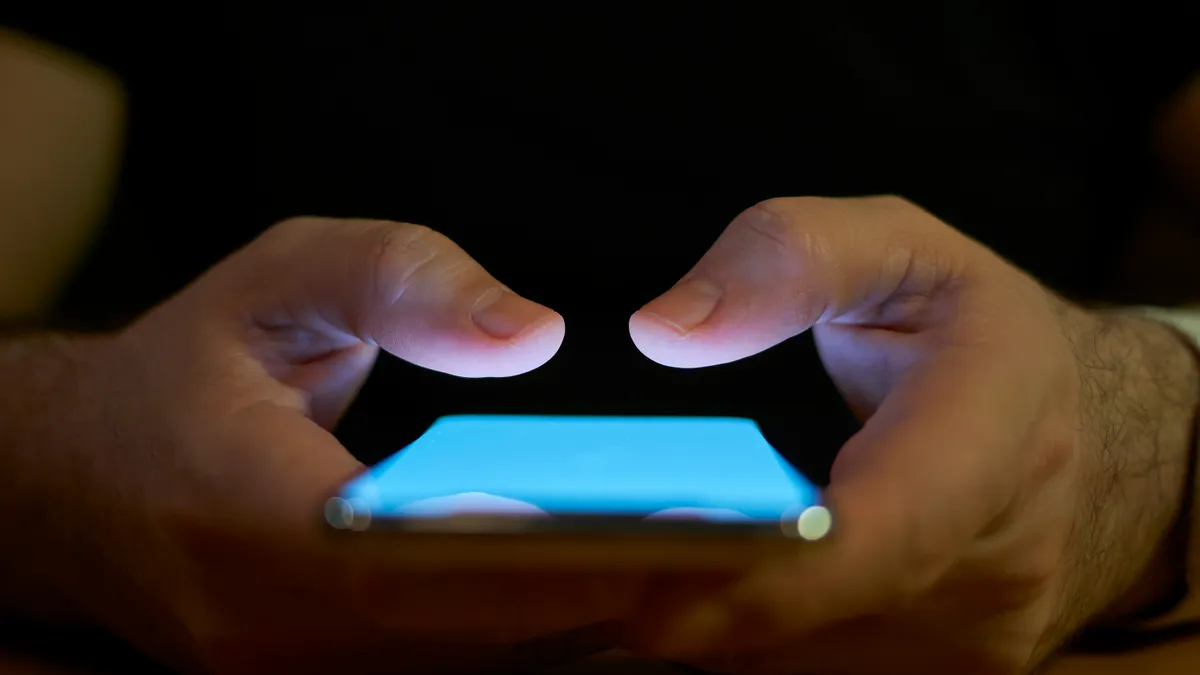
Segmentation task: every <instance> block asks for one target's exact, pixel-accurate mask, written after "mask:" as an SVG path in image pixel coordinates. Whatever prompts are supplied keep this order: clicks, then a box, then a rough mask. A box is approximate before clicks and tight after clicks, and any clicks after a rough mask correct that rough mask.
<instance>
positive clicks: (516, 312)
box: [471, 288, 553, 340]
mask: <svg viewBox="0 0 1200 675" xmlns="http://www.w3.org/2000/svg"><path fill="white" fill-rule="evenodd" d="M552 314H553V312H551V311H550V310H549V309H546V308H545V307H543V306H541V305H539V304H537V303H536V302H533V301H531V300H526V299H525V298H522V297H521V296H519V295H517V294H516V293H513V292H512V291H509V290H506V289H503V288H493V289H492V290H490V291H487V292H486V293H484V294H483V295H482V296H480V298H479V300H478V301H476V302H475V307H474V308H472V309H471V320H472V321H474V322H475V325H476V326H477V327H478V328H479V330H481V331H483V332H485V333H487V334H488V335H490V336H492V337H494V338H496V339H497V340H509V339H512V338H513V337H514V336H516V335H518V334H520V333H521V332H522V331H524V330H526V329H528V328H530V327H532V326H534V325H537V324H539V323H541V322H543V321H545V320H546V319H548V318H549V317H550V316H551V315H552Z"/></svg>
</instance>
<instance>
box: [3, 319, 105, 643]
mask: <svg viewBox="0 0 1200 675" xmlns="http://www.w3.org/2000/svg"><path fill="white" fill-rule="evenodd" d="M106 340H107V338H101V337H71V336H66V335H61V334H33V335H25V336H21V337H16V338H10V339H8V340H2V341H0V381H4V382H7V383H11V384H9V385H8V386H6V387H5V388H4V389H3V390H0V411H3V412H2V414H3V419H0V446H2V447H3V448H4V453H3V455H0V471H2V472H3V473H4V474H5V475H8V476H12V477H14V478H15V479H14V480H10V481H8V482H7V484H6V485H5V489H4V490H3V491H0V541H3V542H4V546H5V549H6V551H5V555H4V556H3V562H0V611H3V612H4V613H5V614H8V615H11V616H12V618H15V619H25V620H33V621H48V622H55V623H82V622H91V621H92V620H93V616H92V611H91V605H92V603H91V601H90V598H89V597H88V595H89V594H90V592H91V591H90V590H89V587H90V586H91V585H92V584H93V583H94V582H95V577H94V576H93V572H94V571H95V570H94V569H91V568H90V566H92V565H93V563H95V562H96V559H97V557H98V555H99V551H101V550H102V549H101V548H100V547H101V545H102V543H101V541H100V540H99V539H98V536H97V535H98V532H97V531H96V528H94V527H93V526H92V525H93V523H92V520H93V519H94V517H95V516H96V513H95V512H94V510H93V509H91V508H90V507H89V506H90V505H89V502H90V501H91V500H90V499H89V494H88V493H89V491H90V489H91V486H90V484H89V482H88V479H89V478H91V476H92V475H94V474H95V468H96V467H95V460H96V459H97V458H96V457H94V456H92V457H89V456H88V454H87V453H88V452H89V451H90V450H91V448H89V447H88V446H94V445H99V444H100V443H99V441H100V439H102V438H104V437H105V436H106V435H107V434H106V433H105V432H104V429H103V428H102V427H98V426H97V425H96V423H95V422H96V420H97V417H98V415H99V414H100V413H99V410H98V409H97V408H98V401H100V400H101V397H99V396H97V395H96V394H95V393H89V390H90V389H92V388H93V386H92V383H93V382H95V381H96V378H95V376H94V374H95V371H96V360H97V359H98V358H99V354H100V353H101V352H102V351H103V348H102V344H103V343H104V342H105V341H106ZM101 536H102V535H101Z"/></svg>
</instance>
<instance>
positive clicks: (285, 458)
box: [62, 218, 632, 673]
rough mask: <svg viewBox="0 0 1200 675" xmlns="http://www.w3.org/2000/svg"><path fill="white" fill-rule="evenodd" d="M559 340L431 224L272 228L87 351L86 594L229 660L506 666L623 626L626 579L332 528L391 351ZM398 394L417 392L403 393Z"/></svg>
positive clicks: (227, 668) (169, 651) (143, 627)
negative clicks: (422, 558) (397, 548)
mask: <svg viewBox="0 0 1200 675" xmlns="http://www.w3.org/2000/svg"><path fill="white" fill-rule="evenodd" d="M563 334H564V324H563V319H562V317H560V316H559V315H558V314H556V313H555V312H553V311H551V310H549V309H547V308H545V307H543V306H541V305H538V304H536V303H533V302H531V301H529V300H526V299H524V298H522V297H520V296H518V295H516V294H514V293H513V292H511V291H509V290H508V289H507V288H505V287H504V286H502V285H501V284H500V283H499V282H497V281H496V280H495V279H494V278H492V277H491V276H489V275H488V274H487V273H486V272H485V271H484V270H483V269H481V268H480V267H479V266H478V265H477V264H476V263H475V262H474V261H473V260H471V258H470V257H468V256H467V254H466V253H464V252H463V251H462V250H461V249H459V248H458V247H457V246H455V245H454V244H453V243H451V242H450V241H449V240H447V239H446V238H444V237H442V236H441V235H439V234H437V233H434V232H432V231H430V230H428V229H426V228H422V227H417V226H412V225H401V224H394V223H383V222H366V221H334V220H325V219H314V218H306V219H298V220H294V221H289V222H286V223H284V224H281V225H279V226H276V227H275V228H273V229H272V230H271V231H269V232H268V233H267V234H266V235H264V236H263V237H261V238H260V239H259V240H257V241H255V242H254V243H252V244H251V245H250V246H248V247H247V248H245V249H244V250H242V251H240V252H238V253H237V254H235V255H233V256H232V257H231V258H229V259H227V260H226V261H224V262H223V263H221V264H220V265H218V266H217V267H216V268H214V269H213V270H212V271H211V272H210V273H208V274H207V275H205V276H204V277H202V278H201V279H200V280H199V281H198V282H197V283H195V284H193V285H192V286H191V287H189V288H187V289H186V290H184V291H183V292H182V293H181V294H180V295H178V296H177V297H175V298H174V299H172V300H170V301H169V302H167V303H166V304H164V305H163V306H161V307H159V308H158V309H156V310H155V311H153V312H152V313H150V314H149V315H148V316H146V317H145V318H143V319H142V320H140V321H139V322H137V323H136V324H135V325H133V326H132V327H130V328H129V329H128V330H126V331H125V332H123V333H122V334H120V335H119V336H117V337H116V338H113V339H111V340H102V341H100V342H99V343H98V344H94V345H92V350H93V351H92V353H91V356H92V357H93V358H92V359H91V360H90V363H91V364H93V365H91V366H90V371H89V373H88V375H87V377H86V378H85V385H84V386H86V387H90V389H89V390H88V396H86V397H85V400H87V401H88V402H89V405H91V406H99V407H100V409H99V410H97V411H96V412H95V414H94V415H93V416H92V417H93V418H94V419H97V420H102V421H103V426H102V428H101V433H97V434H94V435H92V436H91V437H90V438H86V439H82V440H84V441H85V442H86V447H81V448H78V449H77V451H76V454H75V455H74V457H75V461H74V469H73V471H72V473H73V474H75V475H77V476H81V477H82V478H80V479H77V480H78V483H73V484H72V485H82V486H83V487H84V488H85V489H84V494H83V495H82V496H77V495H75V494H74V493H72V492H70V491H69V488H70V486H68V487H67V488H64V490H63V491H62V496H63V498H64V501H71V503H74V504H75V505H76V509H75V510H76V511H78V513H79V517H80V518H82V519H84V522H85V523H86V524H87V525H88V527H84V528H82V531H81V532H80V533H79V535H80V537H82V538H84V539H85V541H86V542H87V543H88V545H87V546H86V547H85V550H88V551H91V552H92V553H93V555H92V557H94V558H96V559H97V562H96V565H95V567H94V569H93V571H92V574H91V578H90V579H89V580H88V583H87V588H89V589H92V590H91V591H90V592H91V593H93V594H95V595H94V597H90V598H89V603H88V604H89V605H91V606H93V607H94V608H95V613H96V614H97V616H98V618H99V619H100V620H101V621H102V622H104V623H105V624H106V625H108V626H109V627H111V628H113V629H114V630H116V631H118V632H119V633H121V634H123V635H124V636H125V637H128V638H130V639H131V640H133V641H135V642H136V643H138V644H139V645H140V646H142V647H143V648H146V649H149V650H152V651H153V652H154V653H156V654H157V655H158V656H159V657H161V658H163V659H165V660H167V661H169V662H170V663H172V664H173V665H177V666H180V667H184V668H197V669H203V670H206V671H216V672H238V673H240V672H261V671H271V672H335V671H347V672H356V673H359V672H380V671H386V672H397V671H403V672H437V671H439V670H444V669H450V668H460V667H463V668H465V667H476V666H483V665H495V664H497V663H501V662H505V661H506V660H507V659H509V658H510V657H512V658H517V656H520V655H521V654H525V655H526V656H528V654H526V653H525V652H520V653H518V652H519V651H520V650H517V649H516V647H515V646H516V645H522V647H521V649H528V644H527V641H529V640H532V639H534V638H542V637H544V636H548V635H551V634H557V633H562V632H564V631H572V630H575V629H580V628H581V627H587V626H593V625H597V624H599V623H600V622H603V621H605V620H608V619H614V618H617V617H618V616H619V615H620V614H621V612H622V611H623V609H626V608H627V607H626V605H628V604H629V603H630V602H631V598H632V596H631V595H630V593H629V592H628V591H629V589H631V588H632V586H631V585H630V584H628V583H626V581H627V580H626V579H624V578H623V577H621V576H619V575H617V574H613V575H611V577H609V578H603V577H601V576H590V577H586V578H585V577H583V576H581V575H556V574H554V573H539V574H536V575H535V574H519V573H516V572H513V573H503V572H496V573H492V574H483V573H478V574H474V573H466V572H458V573H454V572H428V573H416V572H412V571H407V572H406V571H403V570H402V569H399V568H396V567H395V566H393V565H389V564H388V563H387V561H386V560H383V559H379V560H374V559H363V557H362V554H361V552H359V553H358V554H356V555H349V554H347V553H346V551H345V550H344V549H342V548H341V547H338V546H336V545H332V544H331V542H329V541H328V540H327V537H326V536H323V535H324V533H323V532H321V528H320V527H319V514H320V507H321V505H322V503H323V502H324V500H325V498H327V497H329V496H331V495H333V494H334V493H335V491H336V489H337V488H338V487H339V485H341V484H342V483H343V481H345V480H346V479H347V478H349V477H351V476H352V475H354V474H356V473H357V472H359V471H360V470H361V469H362V467H361V466H360V465H359V464H358V462H356V461H355V460H354V459H353V458H352V457H351V456H350V454H349V453H347V451H346V450H345V449H344V448H342V447H341V446H340V445H339V444H338V443H337V442H336V441H335V439H334V437H333V436H332V435H331V434H330V432H329V429H330V428H331V427H332V426H333V425H334V423H335V422H336V421H337V419H338V417H339V415H340V414H341V413H342V412H343V410H344V409H345V408H346V406H347V405H348V404H349V402H350V400H351V398H352V397H353V396H354V394H355V392H356V391H357V389H358V387H359V385H360V384H361V383H362V381H363V380H364V378H365V377H366V376H367V374H368V371H369V370H370V368H371V365H372V362H373V361H374V359H375V356H376V353H377V351H378V349H380V348H382V349H385V350H387V351H389V352H391V353H393V354H396V355H398V356H400V357H402V358H404V359H406V360H408V361H410V362H412V363H415V364H417V365H420V366H424V367H427V368H431V369H435V370H440V371H443V372H447V373H451V374H454V375H459V376H463V377H504V376H509V375H516V374H518V373H522V372H525V371H528V370H531V369H533V368H536V367H538V366H539V365H541V364H543V363H544V362H545V361H547V360H548V359H550V358H551V357H552V356H553V355H554V353H555V352H556V351H557V349H558V347H559V345H560V344H561V342H562V339H563ZM407 395H420V394H419V392H397V403H398V405H399V404H402V401H403V398H404V397H405V396H407ZM579 637H580V639H584V638H588V639H593V640H595V639H598V638H596V637H594V636H589V635H588V634H587V632H586V631H584V632H583V633H582V634H580V636H579ZM564 639H565V638H564ZM585 641H586V640H585ZM541 644H542V646H546V645H547V644H548V643H541ZM558 646H560V647H562V646H563V645H558ZM603 646H604V645H603V644H596V643H589V644H578V645H574V647H572V646H570V645H567V646H565V647H563V648H564V649H566V651H567V652H568V653H563V654H559V656H561V657H563V658H568V657H569V656H570V654H569V652H570V651H571V650H572V649H579V650H582V651H587V650H589V649H596V648H603ZM535 657H536V655H535Z"/></svg>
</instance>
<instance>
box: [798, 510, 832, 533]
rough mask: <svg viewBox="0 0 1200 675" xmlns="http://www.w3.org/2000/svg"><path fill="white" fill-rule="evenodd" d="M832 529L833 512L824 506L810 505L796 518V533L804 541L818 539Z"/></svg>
mask: <svg viewBox="0 0 1200 675" xmlns="http://www.w3.org/2000/svg"><path fill="white" fill-rule="evenodd" d="M832 529H833V514H832V513H830V512H829V509H827V508H825V507H824V506H810V507H808V508H807V509H804V511H802V512H801V513H800V516H799V517H798V518H796V534H798V535H800V538H801V539H803V540H805V541H820V540H821V539H824V538H825V537H826V536H828V535H829V531H830V530H832Z"/></svg>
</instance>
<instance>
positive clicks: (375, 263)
mask: <svg viewBox="0 0 1200 675" xmlns="http://www.w3.org/2000/svg"><path fill="white" fill-rule="evenodd" d="M370 229H371V234H370V245H371V254H370V255H369V260H370V265H371V274H370V278H371V280H372V288H373V291H374V293H375V295H376V296H377V297H378V298H379V299H381V300H382V301H383V302H384V303H386V304H388V305H390V304H394V303H395V302H397V301H399V300H400V298H402V297H403V296H404V293H405V292H406V291H407V290H408V289H409V288H410V287H411V285H412V282H413V280H414V278H415V277H416V276H417V275H418V274H419V273H420V272H421V271H422V270H424V269H425V268H426V267H427V266H428V265H429V263H430V262H432V261H433V260H435V259H436V258H438V257H439V256H440V255H441V254H442V252H443V251H445V250H446V249H447V248H448V245H449V240H448V239H446V238H445V237H444V236H442V235H441V234H439V233H437V232H436V231H434V230H432V229H430V228H428V227H426V226H424V225H411V224H407V223H374V224H373V226H372V227H371V228H370Z"/></svg>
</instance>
